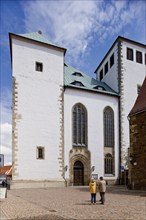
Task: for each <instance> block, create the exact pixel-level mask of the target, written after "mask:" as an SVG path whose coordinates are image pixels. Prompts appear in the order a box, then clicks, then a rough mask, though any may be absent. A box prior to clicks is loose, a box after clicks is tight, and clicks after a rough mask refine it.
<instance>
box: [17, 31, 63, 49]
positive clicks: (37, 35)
mask: <svg viewBox="0 0 146 220" xmlns="http://www.w3.org/2000/svg"><path fill="white" fill-rule="evenodd" d="M17 35H18V36H21V37H24V38H27V39H30V40H34V41H38V42H41V43H45V44H49V45H52V46H55V47H58V48H62V49H64V50H66V49H65V48H63V47H60V46H58V45H56V44H53V43H52V42H51V41H49V40H48V39H47V38H46V37H44V36H43V35H42V33H41V32H40V31H39V32H33V33H27V34H17Z"/></svg>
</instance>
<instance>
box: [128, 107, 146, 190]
mask: <svg viewBox="0 0 146 220" xmlns="http://www.w3.org/2000/svg"><path fill="white" fill-rule="evenodd" d="M128 179H129V186H130V188H131V189H146V111H144V112H142V113H139V114H135V115H133V116H131V117H130V150H129V177H128Z"/></svg>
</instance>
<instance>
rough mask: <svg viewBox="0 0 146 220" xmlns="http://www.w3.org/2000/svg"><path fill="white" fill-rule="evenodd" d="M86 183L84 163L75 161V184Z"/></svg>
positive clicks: (81, 184)
mask: <svg viewBox="0 0 146 220" xmlns="http://www.w3.org/2000/svg"><path fill="white" fill-rule="evenodd" d="M83 185H84V165H83V164H82V162H81V161H76V162H75V163H74V186H83Z"/></svg>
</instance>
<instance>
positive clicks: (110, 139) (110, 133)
mask: <svg viewBox="0 0 146 220" xmlns="http://www.w3.org/2000/svg"><path fill="white" fill-rule="evenodd" d="M104 147H114V112H113V110H112V109H111V108H110V107H106V108H105V109H104Z"/></svg>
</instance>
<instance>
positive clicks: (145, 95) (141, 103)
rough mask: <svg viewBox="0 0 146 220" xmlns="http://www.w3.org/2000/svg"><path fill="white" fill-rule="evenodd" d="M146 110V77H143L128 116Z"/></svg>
mask: <svg viewBox="0 0 146 220" xmlns="http://www.w3.org/2000/svg"><path fill="white" fill-rule="evenodd" d="M143 111H146V77H145V79H144V82H143V85H142V87H141V89H140V93H139V95H138V97H137V99H136V101H135V104H134V106H133V108H132V110H131V112H130V113H129V116H132V115H135V114H138V113H140V112H143Z"/></svg>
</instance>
